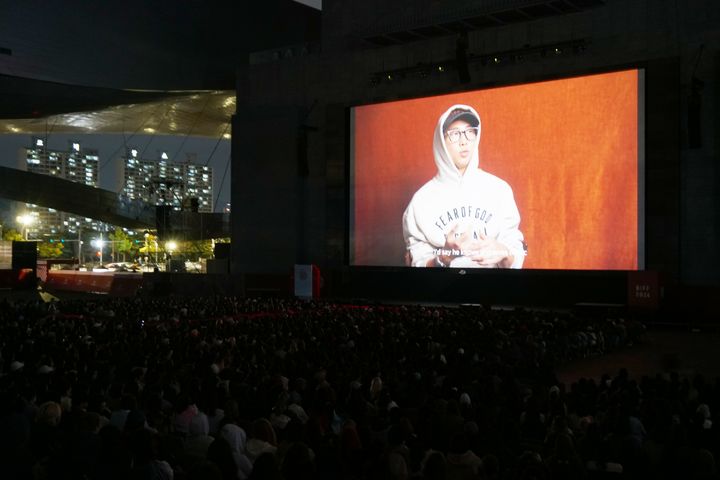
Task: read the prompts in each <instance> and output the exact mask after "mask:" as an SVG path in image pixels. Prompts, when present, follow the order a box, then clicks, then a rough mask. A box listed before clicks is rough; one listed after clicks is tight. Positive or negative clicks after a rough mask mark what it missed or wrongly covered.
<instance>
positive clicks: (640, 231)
mask: <svg viewBox="0 0 720 480" xmlns="http://www.w3.org/2000/svg"><path fill="white" fill-rule="evenodd" d="M647 69H648V66H647V65H645V64H638V63H634V64H629V65H616V66H612V67H603V68H592V69H587V70H583V71H575V72H572V73H569V74H560V73H559V74H552V75H541V76H533V77H525V78H523V79H522V80H513V81H507V82H484V83H473V84H466V85H459V86H457V87H455V88H452V87H451V88H445V89H438V88H433V89H427V90H424V91H415V92H413V93H412V94H411V95H406V96H400V95H388V96H385V97H375V98H372V99H368V100H367V101H362V102H353V103H351V104H346V105H345V118H346V122H345V125H346V142H345V145H346V150H345V159H346V161H345V171H346V174H345V179H346V181H345V185H346V196H345V198H346V202H345V203H346V205H345V229H344V239H345V242H344V245H345V248H344V257H343V263H344V266H345V267H347V268H352V269H375V270H378V269H390V270H393V269H405V268H411V269H414V268H416V267H407V266H402V265H381V264H377V265H375V264H372V265H371V264H356V263H354V262H356V259H355V258H354V257H355V251H356V248H355V247H356V238H355V233H356V232H355V227H356V218H355V206H356V203H355V202H356V194H357V192H356V189H355V184H356V178H355V167H356V162H357V159H356V158H355V146H356V145H355V143H356V139H355V135H354V132H355V126H356V122H355V111H356V108H358V107H365V106H374V105H381V104H388V103H392V102H397V101H405V100H419V99H424V98H428V97H436V96H444V95H453V94H464V93H472V92H476V91H482V90H489V89H495V88H505V87H517V86H522V85H529V84H537V83H543V82H550V81H558V80H560V81H561V80H570V79H577V78H580V77H587V76H593V75H601V74H609V73H610V74H611V73H618V72H626V71H636V72H637V159H636V162H637V163H636V165H637V192H636V194H637V205H636V208H637V231H636V238H637V262H636V263H637V268H636V269H634V270H627V271H644V270H645V269H646V266H647V258H646V255H647V245H646V242H647V232H646V228H647V224H646V195H647V189H646V181H647V179H646V175H647V170H646V158H645V153H646V145H645V143H646V129H647V125H646V88H647ZM525 270H534V271H549V272H553V271H575V272H581V271H588V272H598V271H613V272H616V271H622V270H623V269H606V270H603V269H582V268H580V269H575V268H569V269H568V268H531V269H525ZM482 271H485V270H482ZM473 273H475V272H473ZM477 273H480V272H477Z"/></svg>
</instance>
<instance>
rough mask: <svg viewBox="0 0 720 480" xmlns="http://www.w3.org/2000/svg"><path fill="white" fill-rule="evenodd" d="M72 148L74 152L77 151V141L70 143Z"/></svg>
mask: <svg viewBox="0 0 720 480" xmlns="http://www.w3.org/2000/svg"><path fill="white" fill-rule="evenodd" d="M72 149H73V150H74V151H76V152H79V151H80V144H79V143H77V142H73V144H72Z"/></svg>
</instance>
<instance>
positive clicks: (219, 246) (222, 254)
mask: <svg viewBox="0 0 720 480" xmlns="http://www.w3.org/2000/svg"><path fill="white" fill-rule="evenodd" d="M230 245H232V244H230V243H216V244H215V250H214V251H213V255H214V256H215V260H229V259H230Z"/></svg>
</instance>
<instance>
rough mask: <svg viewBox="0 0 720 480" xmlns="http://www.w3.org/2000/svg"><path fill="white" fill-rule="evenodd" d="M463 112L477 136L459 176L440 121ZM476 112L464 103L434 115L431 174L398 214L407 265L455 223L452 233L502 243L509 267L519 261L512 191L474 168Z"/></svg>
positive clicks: (420, 259) (459, 263)
mask: <svg viewBox="0 0 720 480" xmlns="http://www.w3.org/2000/svg"><path fill="white" fill-rule="evenodd" d="M456 109H462V110H467V111H468V112H470V113H471V114H472V115H474V116H475V117H476V118H477V121H478V135H477V138H476V139H475V142H474V143H473V145H472V149H471V152H472V154H471V159H470V162H469V164H468V166H467V168H466V170H465V174H464V175H463V174H461V173H460V171H459V170H458V169H457V167H456V166H455V164H454V162H453V161H452V158H451V157H450V154H449V153H448V150H447V147H446V145H445V135H444V132H443V125H444V123H445V120H446V119H447V118H448V116H449V114H450V112H452V111H453V110H456ZM480 132H481V124H480V116H479V115H478V114H477V112H476V111H475V110H474V109H473V108H472V107H469V106H467V105H453V106H452V107H450V108H449V109H448V110H446V111H445V113H443V114H442V115H441V116H440V118H439V119H438V122H437V125H436V127H435V136H434V138H433V153H434V155H435V165H436V166H437V170H438V171H437V174H435V176H434V177H433V178H432V179H431V180H430V181H429V182H427V183H426V184H425V185H423V186H422V187H421V188H420V190H418V191H417V192H415V195H413V198H412V200H410V204H409V205H408V206H407V208H406V209H405V213H404V215H403V236H404V237H405V245H406V247H407V250H408V252H409V253H410V255H411V258H412V266H414V267H424V266H426V265H427V262H428V261H429V260H430V259H432V258H434V257H436V256H437V255H438V250H439V249H442V248H443V247H444V246H445V239H446V236H447V234H448V232H450V231H451V230H452V229H453V228H454V227H455V226H458V228H457V229H456V233H463V232H472V235H473V238H475V239H477V238H479V235H485V236H486V237H488V238H494V239H496V240H497V241H498V242H500V243H501V244H503V245H505V246H506V247H507V248H508V249H509V250H510V252H511V253H512V254H513V256H514V261H513V264H512V265H511V268H521V267H522V264H523V260H524V259H525V249H524V246H523V235H522V232H520V230H519V229H518V226H519V224H520V213H519V212H518V209H517V206H516V205H515V199H514V197H513V192H512V189H511V188H510V185H508V184H507V182H505V181H504V180H501V179H499V178H498V177H496V176H494V175H491V174H489V173H487V172H484V171H483V170H481V169H480V168H479V159H478V145H479V143H480ZM450 266H451V267H462V268H469V267H479V266H480V265H478V264H476V263H475V262H473V261H472V260H470V258H468V257H462V256H459V257H457V258H455V259H454V260H453V262H452V263H451V264H450Z"/></svg>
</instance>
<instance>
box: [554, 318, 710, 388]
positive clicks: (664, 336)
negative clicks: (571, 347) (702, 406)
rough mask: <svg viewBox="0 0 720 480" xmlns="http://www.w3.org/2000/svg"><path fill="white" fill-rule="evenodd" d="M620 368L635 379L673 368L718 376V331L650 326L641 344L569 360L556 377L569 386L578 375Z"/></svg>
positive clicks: (687, 372)
mask: <svg viewBox="0 0 720 480" xmlns="http://www.w3.org/2000/svg"><path fill="white" fill-rule="evenodd" d="M622 367H625V368H627V369H628V372H629V373H630V376H632V377H633V378H638V379H639V378H640V377H642V376H643V375H651V376H654V375H656V374H657V373H659V372H670V371H673V370H674V371H677V372H678V373H680V374H682V375H694V374H695V373H701V374H703V375H704V376H705V377H706V379H714V378H715V377H720V333H717V332H714V331H688V330H679V329H655V328H651V329H649V330H648V332H647V333H646V334H645V335H644V337H643V341H642V342H641V343H640V344H638V345H634V346H632V347H628V348H625V349H623V350H622V351H618V352H613V353H610V354H608V355H605V356H603V357H601V358H590V359H582V360H576V361H574V362H571V363H570V364H568V365H566V366H565V367H563V368H561V369H559V371H558V378H559V379H560V380H561V381H562V382H563V383H565V384H566V385H569V384H570V383H572V382H574V381H575V380H577V379H579V378H581V377H587V378H590V377H592V378H600V377H601V376H602V375H603V374H604V373H609V374H612V375H614V374H615V373H617V371H618V370H619V369H620V368H622Z"/></svg>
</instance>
